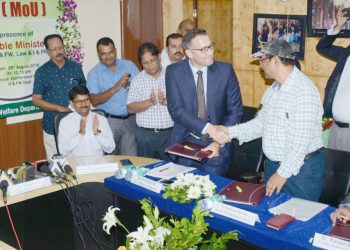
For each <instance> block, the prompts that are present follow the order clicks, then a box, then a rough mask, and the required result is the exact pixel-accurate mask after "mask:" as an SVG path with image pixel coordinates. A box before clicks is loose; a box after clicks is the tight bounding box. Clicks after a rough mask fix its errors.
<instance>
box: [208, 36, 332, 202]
mask: <svg viewBox="0 0 350 250" xmlns="http://www.w3.org/2000/svg"><path fill="white" fill-rule="evenodd" d="M253 57H257V58H259V60H260V68H261V69H262V70H263V71H264V73H265V77H266V78H267V79H274V80H275V81H274V83H273V84H272V85H271V86H270V87H269V88H268V89H267V90H266V92H265V93H264V96H263V98H262V104H263V107H262V109H261V110H260V111H259V113H258V115H257V116H256V117H255V118H254V119H253V120H251V121H249V122H247V123H243V124H238V125H236V126H232V127H229V128H228V131H227V132H228V133H229V138H237V139H238V140H239V143H240V144H242V143H244V142H248V141H251V140H254V139H256V138H259V137H262V144H263V152H264V154H265V155H266V157H267V160H266V162H265V172H264V184H266V194H267V195H269V196H271V195H272V194H273V192H274V191H276V193H279V192H280V191H281V190H282V191H283V192H285V193H288V194H290V195H292V196H294V197H298V198H303V199H307V200H313V201H318V199H319V197H320V194H321V187H322V182H323V176H324V166H325V162H324V154H323V151H322V149H321V148H322V145H323V144H322V126H321V125H322V114H323V108H322V104H321V100H320V95H319V92H318V90H317V88H316V87H315V85H314V84H313V83H312V82H311V80H310V79H308V78H307V77H306V76H305V75H304V74H303V73H302V72H301V71H299V70H298V69H297V67H295V65H294V63H295V56H294V55H293V51H292V48H291V46H290V45H289V44H288V43H287V42H286V41H284V40H282V39H276V40H273V41H271V42H268V43H267V44H265V46H264V47H263V49H262V50H261V51H260V52H258V53H256V54H254V55H253ZM214 139H217V138H214ZM217 140H218V139H217ZM219 142H221V143H222V142H224V141H219Z"/></svg>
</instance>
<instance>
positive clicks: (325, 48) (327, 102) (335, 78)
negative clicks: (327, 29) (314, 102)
mask: <svg viewBox="0 0 350 250" xmlns="http://www.w3.org/2000/svg"><path fill="white" fill-rule="evenodd" d="M337 37H338V35H325V36H324V37H322V39H321V40H320V41H319V42H318V44H317V46H316V50H317V51H318V52H319V53H321V54H323V55H325V56H327V57H329V58H331V59H333V60H334V61H336V62H337V64H336V66H335V68H334V70H333V72H332V74H331V76H330V77H329V79H328V82H327V85H326V91H325V97H324V101H323V109H324V116H325V117H333V114H332V106H333V100H334V96H335V93H336V91H337V88H338V85H339V81H340V77H341V74H342V73H343V69H344V66H345V63H346V60H347V59H348V56H349V55H350V46H348V47H347V48H344V47H340V46H336V45H333V42H334V41H335V39H336V38H337Z"/></svg>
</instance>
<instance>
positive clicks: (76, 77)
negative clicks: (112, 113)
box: [32, 34, 86, 159]
mask: <svg viewBox="0 0 350 250" xmlns="http://www.w3.org/2000/svg"><path fill="white" fill-rule="evenodd" d="M44 44H45V47H46V52H47V54H48V56H49V57H50V60H49V61H47V62H46V63H45V64H43V65H42V66H41V67H39V68H38V69H37V70H36V72H35V78H34V88H33V96H32V99H33V104H34V105H36V106H38V107H39V108H41V109H42V110H43V111H44V117H43V122H42V124H43V130H44V131H43V137H44V146H45V151H46V157H47V159H51V157H52V155H53V154H56V153H57V150H56V146H55V138H54V135H53V134H54V126H53V120H54V116H55V112H64V111H69V110H68V105H69V99H68V93H69V91H70V90H71V88H73V87H74V86H75V85H77V84H85V83H86V80H85V77H84V73H83V71H82V68H81V66H80V65H79V64H78V63H76V62H73V61H71V60H69V59H67V58H65V56H64V55H65V51H64V45H63V39H62V37H61V36H60V35H57V34H52V35H48V36H46V37H45V38H44Z"/></svg>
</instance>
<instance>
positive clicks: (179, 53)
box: [160, 33, 185, 69]
mask: <svg viewBox="0 0 350 250" xmlns="http://www.w3.org/2000/svg"><path fill="white" fill-rule="evenodd" d="M182 39H183V36H182V35H180V34H179V33H172V34H170V35H169V36H167V38H166V43H165V44H166V48H165V49H163V51H162V53H161V55H160V58H161V64H162V68H163V69H165V68H166V67H167V66H168V65H169V64H172V63H176V62H179V61H181V60H182V59H184V58H185V57H184V56H185V55H184V50H183V48H182Z"/></svg>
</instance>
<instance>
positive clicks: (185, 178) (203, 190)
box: [163, 173, 216, 203]
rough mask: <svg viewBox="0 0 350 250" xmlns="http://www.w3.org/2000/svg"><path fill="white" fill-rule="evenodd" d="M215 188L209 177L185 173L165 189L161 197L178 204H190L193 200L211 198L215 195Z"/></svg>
mask: <svg viewBox="0 0 350 250" xmlns="http://www.w3.org/2000/svg"><path fill="white" fill-rule="evenodd" d="M215 188H216V185H215V184H214V183H213V182H212V181H211V180H210V179H209V175H206V176H201V175H194V174H192V173H185V174H181V175H179V176H178V177H177V179H176V180H175V181H174V182H173V183H171V184H170V185H168V186H167V187H166V188H165V190H164V192H165V193H164V194H163V197H164V198H165V199H167V198H171V199H172V200H173V201H177V202H180V203H190V202H191V201H192V200H193V199H194V200H198V199H200V198H203V197H204V198H207V197H211V196H212V195H214V194H215Z"/></svg>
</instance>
